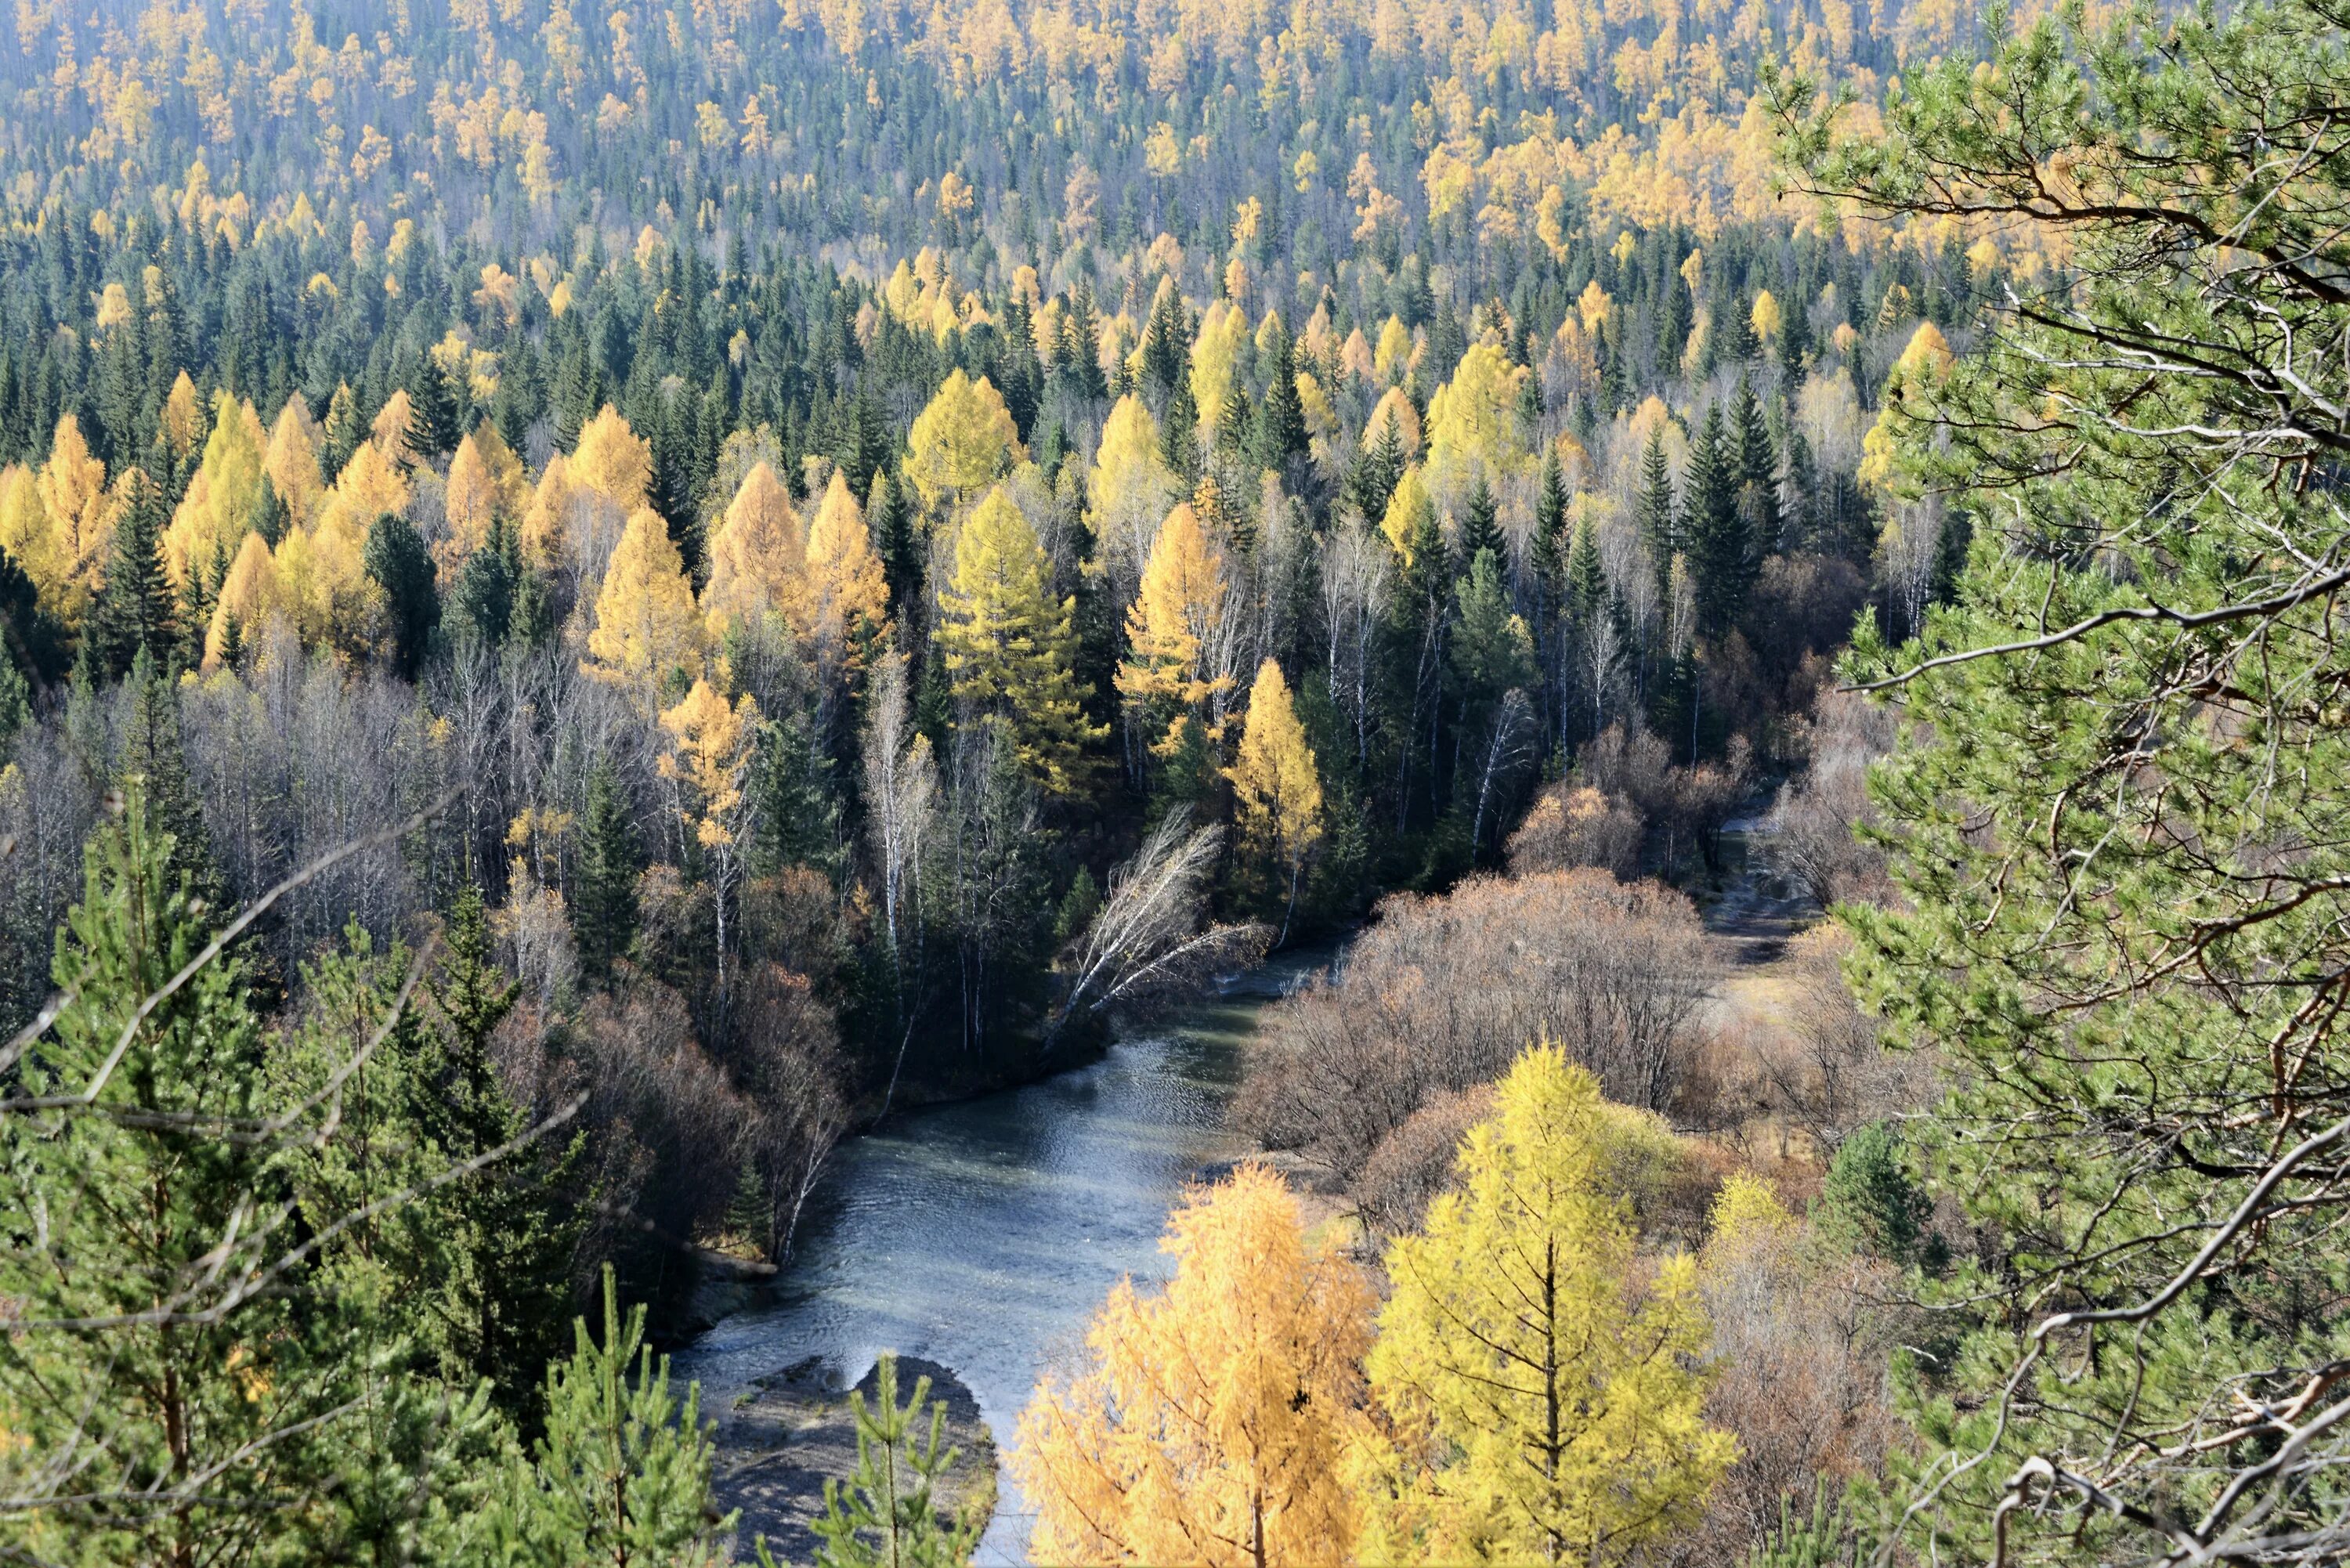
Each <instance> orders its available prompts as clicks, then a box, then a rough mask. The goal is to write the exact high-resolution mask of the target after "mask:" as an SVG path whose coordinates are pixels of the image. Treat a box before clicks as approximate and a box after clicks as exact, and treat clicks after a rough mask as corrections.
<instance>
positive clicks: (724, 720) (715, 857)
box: [605, 510, 760, 992]
mask: <svg viewBox="0 0 2350 1568" xmlns="http://www.w3.org/2000/svg"><path fill="white" fill-rule="evenodd" d="M639 515H642V516H651V515H652V514H651V513H650V511H649V510H648V511H646V512H643V513H640V514H639ZM655 520H656V521H658V520H659V519H658V518H656V519H655ZM633 525H634V524H633V520H632V521H631V526H632V527H633ZM664 537H666V535H664ZM605 580H606V581H607V582H609V581H610V578H608V577H607V578H606V579H605ZM759 722H760V716H759V704H758V702H757V701H755V700H754V699H753V698H752V697H751V696H750V695H749V694H748V693H745V694H744V695H743V696H742V697H740V698H738V699H736V700H735V701H733V703H731V704H730V703H729V702H728V701H726V698H725V694H724V693H723V692H721V691H719V690H718V689H717V688H716V687H713V686H712V685H711V684H710V682H709V681H707V680H703V679H702V677H701V676H699V675H697V676H695V677H694V680H693V684H692V686H691V687H690V688H689V689H688V690H687V691H686V694H685V696H684V697H683V698H682V699H681V700H680V701H679V702H678V703H677V705H676V706H675V707H673V708H671V709H669V710H668V711H665V712H664V713H662V714H661V716H660V723H661V728H662V729H663V730H666V731H667V732H669V736H670V749H669V750H668V751H667V752H665V753H662V755H661V758H660V764H659V766H660V776H661V777H662V778H663V779H664V780H666V781H667V782H668V784H669V785H670V788H671V805H672V808H673V809H674V810H675V811H676V813H677V820H678V827H679V831H680V832H681V834H682V836H683V837H684V840H685V842H686V844H687V845H688V846H690V850H689V853H690V854H691V857H693V858H695V859H698V860H699V861H700V862H701V866H700V869H701V870H702V873H703V877H704V879H705V880H706V881H707V882H708V883H709V884H710V891H711V901H712V906H713V907H714V909H715V910H716V912H717V919H718V932H717V936H718V988H719V990H720V991H721V992H724V990H725V989H726V954H727V950H728V946H729V942H728V932H729V929H730V921H729V919H728V909H729V906H730V904H731V902H732V900H733V895H734V889H735V887H736V885H737V884H738V883H739V882H740V881H741V880H742V874H743V850H744V848H745V847H746V846H745V845H744V843H743V840H744V839H745V838H746V837H747V836H748V835H749V826H750V822H749V815H750V809H751V803H750V797H749V795H748V794H746V793H745V791H744V789H743V785H744V784H746V783H747V782H748V781H749V779H750V776H751V763H752V762H753V760H754V758H755V756H756V755H757V753H758V739H759Z"/></svg>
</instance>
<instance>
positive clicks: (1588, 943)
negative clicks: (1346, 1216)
mask: <svg viewBox="0 0 2350 1568" xmlns="http://www.w3.org/2000/svg"><path fill="white" fill-rule="evenodd" d="M1713 971H1714V965H1713V958H1712V951H1711V943H1710V942H1709V940H1708V939H1707V937H1706V935H1705V933H1704V930H1703V929H1702V928H1701V927H1700V925H1699V922H1698V916H1697V910H1696V909H1695V908H1694V907H1693V906H1692V905H1691V904H1690V901H1689V900H1688V899H1687V898H1684V897H1682V896H1681V895H1680V894H1679V893H1677V892H1675V891H1673V890H1672V889H1671V888H1666V887H1664V886H1662V885H1661V884H1659V883H1655V882H1638V883H1630V884H1627V883H1620V882H1618V881H1617V880H1616V879H1615V877H1612V876H1610V875H1608V874H1607V872H1605V871H1600V870H1596V869H1591V868H1587V867H1586V868H1581V869H1575V870H1567V871H1554V872H1546V873H1544V874H1542V875H1539V876H1534V877H1522V878H1518V879H1515V880H1504V879H1502V878H1499V877H1472V878H1471V879H1470V880H1469V881H1467V882H1464V883H1462V884H1461V886H1460V887H1459V888H1455V889H1454V890H1453V891H1452V892H1451V894H1450V895H1448V896H1445V897H1442V898H1419V897H1400V898H1389V899H1388V900H1387V901H1386V902H1384V903H1383V904H1382V905H1381V906H1380V907H1379V911H1378V919H1377V921H1376V922H1375V923H1374V924H1373V925H1372V927H1371V929H1369V930H1368V931H1367V932H1366V933H1365V934H1364V936H1363V937H1362V938H1361V940H1358V941H1357V943H1356V944H1355V946H1354V947H1353V948H1352V949H1351V950H1349V951H1348V953H1347V959H1346V961H1345V963H1344V964H1343V966H1342V967H1341V968H1340V969H1339V970H1338V971H1337V972H1336V974H1335V975H1326V976H1323V977H1321V978H1320V979H1317V980H1316V981H1314V982H1313V983H1312V984H1310V985H1308V986H1306V987H1305V989H1303V990H1302V991H1300V992H1297V993H1295V995H1293V996H1290V997H1288V998H1286V999H1284V1001H1282V1002H1278V1003H1276V1004H1274V1007H1273V1008H1271V1009H1270V1010H1269V1011H1268V1012H1267V1013H1266V1015H1265V1023H1264V1025H1263V1028H1262V1029H1261V1030H1260V1032H1259V1034H1258V1038H1257V1041H1256V1043H1255V1044H1253V1046H1252V1047H1251V1049H1250V1053H1249V1057H1248V1063H1247V1071H1246V1075H1245V1077H1244V1080H1243V1085H1242V1089H1241V1095H1240V1098H1239V1102H1238V1105H1237V1107H1236V1115H1237V1116H1238V1118H1239V1120H1240V1123H1241V1125H1242V1127H1243V1128H1244V1129H1245V1130H1246V1131H1248V1132H1249V1133H1250V1134H1251V1135H1252V1136H1253V1137H1257V1138H1258V1139H1260V1140H1261V1141H1262V1142H1263V1144H1264V1145H1265V1146H1266V1147H1271V1148H1276V1149H1284V1150H1292V1151H1295V1152H1296V1153H1298V1154H1300V1155H1302V1156H1303V1157H1305V1158H1308V1159H1310V1160H1313V1161H1315V1163H1317V1164H1320V1165H1322V1166H1324V1167H1325V1168H1328V1169H1329V1170H1331V1171H1332V1172H1333V1173H1334V1174H1335V1175H1336V1176H1337V1177H1338V1179H1340V1181H1341V1182H1342V1183H1343V1184H1344V1185H1345V1186H1346V1187H1347V1190H1348V1191H1349V1192H1350V1193H1351V1194H1353V1195H1354V1196H1355V1197H1356V1199H1357V1201H1358V1202H1361V1201H1363V1200H1364V1199H1366V1198H1367V1197H1369V1198H1371V1199H1372V1201H1374V1202H1375V1203H1377V1204H1379V1205H1382V1206H1392V1205H1397V1204H1400V1205H1402V1206H1404V1207H1406V1208H1408V1207H1409V1203H1410V1202H1411V1201H1412V1199H1411V1194H1412V1193H1413V1192H1414V1191H1415V1190H1417V1184H1418V1183H1419V1181H1420V1180H1422V1179H1420V1178H1413V1177H1410V1176H1409V1175H1408V1174H1407V1172H1408V1169H1409V1168H1410V1167H1411V1166H1412V1165H1413V1164H1414V1161H1415V1159H1419V1160H1421V1161H1424V1159H1425V1158H1426V1156H1425V1148H1424V1147H1422V1146H1423V1145H1425V1146H1430V1147H1432V1145H1433V1143H1434V1142H1435V1141H1436V1140H1437V1139H1438V1137H1439V1132H1440V1127H1441V1126H1442V1125H1444V1124H1446V1123H1447V1122H1448V1121H1449V1120H1450V1119H1451V1117H1450V1115H1449V1114H1447V1113H1441V1112H1431V1119H1430V1124H1429V1125H1428V1126H1426V1127H1423V1128H1421V1129H1419V1130H1417V1131H1415V1132H1413V1133H1410V1134H1409V1135H1405V1136H1404V1137H1402V1139H1401V1141H1400V1142H1399V1145H1398V1147H1396V1148H1395V1149H1393V1150H1391V1151H1389V1152H1388V1158H1385V1159H1383V1160H1382V1161H1381V1162H1380V1164H1379V1167H1378V1182H1377V1186H1376V1189H1375V1191H1374V1189H1368V1188H1366V1187H1365V1186H1364V1185H1363V1184H1364V1182H1365V1181H1366V1180H1367V1178H1368V1175H1369V1172H1370V1168H1371V1165H1372V1161H1373V1159H1374V1157H1375V1156H1377V1155H1378V1154H1379V1153H1380V1150H1381V1146H1382V1145H1383V1144H1385V1143H1386V1142H1387V1141H1388V1139H1389V1138H1390V1137H1394V1136H1397V1135H1398V1134H1399V1130H1400V1129H1403V1128H1405V1127H1406V1125H1407V1124H1408V1123H1409V1122H1410V1121H1411V1119H1412V1117H1413V1115H1414V1113H1416V1112H1418V1111H1419V1110H1420V1109H1421V1107H1422V1106H1431V1105H1432V1104H1434V1103H1436V1102H1437V1100H1438V1096H1441V1095H1445V1094H1447V1093H1451V1094H1459V1093H1461V1092H1462V1091H1465V1090H1470V1089H1472V1088H1475V1087H1477V1086H1478V1085H1484V1084H1488V1083H1490V1082H1492V1080H1493V1079H1495V1078H1497V1077H1499V1076H1500V1075H1502V1074H1503V1072H1505V1071H1506V1070H1507V1069H1508V1067H1509V1064H1511V1062H1512V1061H1513V1060H1514V1059H1515V1058H1516V1056H1517V1054H1518V1053H1519V1052H1520V1051H1522V1050H1523V1049H1524V1048H1525V1046H1526V1045H1527V1044H1529V1043H1530V1042H1533V1041H1536V1040H1541V1039H1544V1038H1548V1039H1551V1040H1555V1041H1556V1042H1558V1043H1559V1044H1562V1045H1563V1046H1565V1049H1566V1050H1567V1052H1568V1054H1569V1055H1570V1056H1571V1057H1572V1058H1573V1059H1574V1060H1575V1061H1577V1062H1580V1063H1582V1064H1585V1065H1586V1066H1588V1067H1590V1068H1591V1069H1592V1070H1593V1071H1594V1072H1596V1073H1597V1074H1598V1075H1599V1077H1600V1081H1601V1082H1602V1084H1603V1085H1605V1086H1606V1088H1607V1095H1608V1096H1609V1097H1610V1098H1612V1099H1615V1100H1617V1101H1619V1102H1621V1103H1623V1104H1626V1105H1632V1106H1643V1107H1647V1108H1649V1109H1662V1108H1663V1107H1665V1106H1668V1105H1669V1104H1670V1103H1671V1102H1672V1099H1673V1092H1674V1088H1675V1085H1676V1082H1677V1079H1678V1075H1679V1069H1680V1066H1681V1064H1682V1061H1683V1059H1684V1057H1685V1055H1686V1052H1687V1048H1688V1044H1689V1040H1690V1021H1691V1017H1692V1015H1693V1014H1694V1012H1696V1010H1697V1008H1698V1005H1699V1003H1700V1001H1701V1000H1702V999H1703V997H1704V995H1705V993H1706V991H1707V988H1708V986H1709V984H1710V983H1711V980H1712V976H1713ZM1414 1149H1420V1153H1419V1155H1417V1156H1415V1155H1414V1154H1413V1153H1412V1151H1413V1150H1414ZM1423 1201H1424V1199H1423Z"/></svg>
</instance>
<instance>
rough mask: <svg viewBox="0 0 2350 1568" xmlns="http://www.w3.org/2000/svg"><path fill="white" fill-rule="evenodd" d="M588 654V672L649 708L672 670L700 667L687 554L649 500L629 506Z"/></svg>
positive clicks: (691, 672) (690, 671) (692, 671)
mask: <svg viewBox="0 0 2350 1568" xmlns="http://www.w3.org/2000/svg"><path fill="white" fill-rule="evenodd" d="M587 655H588V658H587V663H586V664H585V665H583V668H584V669H585V670H587V673H589V674H590V675H594V676H596V677H598V679H599V680H609V681H612V682H613V683H615V684H616V685H619V686H622V687H625V688H626V689H627V690H628V691H629V692H630V693H631V694H632V695H633V696H635V697H636V698H637V700H638V701H639V704H640V705H641V706H642V707H643V708H644V709H645V710H647V711H650V710H651V709H652V707H653V705H654V703H655V701H657V699H658V697H659V695H660V689H661V687H662V685H663V684H664V683H666V682H667V681H668V680H670V679H671V676H673V675H675V674H677V673H679V672H681V671H682V672H683V673H684V674H685V675H686V676H687V677H688V678H692V677H696V676H699V675H700V674H701V673H702V637H701V624H700V622H699V621H698V620H697V618H695V615H694V607H693V587H692V585H691V584H690V583H688V582H687V581H686V580H685V559H684V557H683V556H680V555H679V554H678V553H677V545H676V544H675V543H673V542H672V541H671V538H670V536H669V524H667V523H664V522H663V521H661V515H660V513H658V512H655V511H654V510H653V509H652V508H651V507H650V506H640V507H639V508H637V510H636V511H634V512H631V513H630V514H629V523H628V526H627V527H626V528H625V529H624V530H622V532H621V534H620V543H619V546H618V547H617V548H615V549H614V550H613V552H612V560H611V564H610V565H609V566H607V567H606V568H605V569H604V586H603V587H602V589H601V590H600V591H599V592H598V594H597V596H596V628H595V629H594V630H593V631H590V632H589V633H588V634H587Z"/></svg>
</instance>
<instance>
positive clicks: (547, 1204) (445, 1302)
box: [428, 885, 587, 1430]
mask: <svg viewBox="0 0 2350 1568" xmlns="http://www.w3.org/2000/svg"><path fill="white" fill-rule="evenodd" d="M442 941H443V948H444V953H443V957H442V962H441V972H440V975H439V978H438V980H437V981H436V982H435V983H434V985H433V987H432V998H433V1002H434V1003H435V1005H436V1008H437V1010H438V1012H439V1014H440V1019H441V1025H442V1027H441V1036H442V1039H441V1063H440V1072H439V1074H438V1078H439V1084H438V1093H437V1095H436V1096H435V1097H434V1099H433V1102H432V1109H433V1116H432V1123H431V1125H430V1127H429V1128H428V1130H429V1131H430V1132H431V1133H432V1136H433V1137H435V1138H436V1139H437V1140H438V1141H439V1143H440V1146H441V1149H442V1153H443V1154H444V1155H445V1156H446V1157H447V1158H449V1160H450V1161H451V1162H452V1164H453V1165H460V1166H462V1165H465V1164H467V1163H468V1162H473V1161H483V1162H485V1163H483V1164H481V1165H480V1166H479V1168H476V1169H474V1170H473V1171H472V1172H471V1173H470V1174H468V1175H466V1176H464V1177H463V1178H462V1179H459V1180H457V1181H455V1182H452V1183H451V1184H450V1185H449V1186H448V1187H447V1188H445V1189H442V1190H443V1191H444V1192H445V1193H446V1194H447V1195H448V1202H447V1204H446V1210H445V1218H444V1220H443V1235H444V1237H445V1239H446V1241H447V1243H448V1260H449V1264H448V1270H447V1279H446V1282H445V1284H444V1286H443V1288H442V1291H441V1292H440V1293H439V1294H438V1296H437V1298H436V1299H435V1301H434V1302H433V1303H432V1318H431V1320H430V1323H429V1324H428V1334H429V1336H430V1338H431V1341H432V1348H433V1349H434V1350H435V1351H437V1353H438V1355H439V1358H440V1363H441V1366H442V1374H443V1376H447V1377H449V1378H451V1379H452V1381H455V1382H458V1383H461V1384H463V1383H470V1382H471V1381H473V1379H475V1378H481V1379H484V1380H486V1381H487V1382H488V1383H489V1385H490V1387H491V1391H492V1394H493V1397H494V1398H495V1399H496V1401H497V1403H498V1405H499V1407H501V1408H502V1409H504V1411H506V1413H507V1414H508V1415H509V1416H511V1417H514V1418H515V1420H516V1421H517V1422H518V1423H519V1424H520V1425H522V1426H523V1427H524V1428H525V1429H526V1430H528V1429H535V1428H536V1424H537V1420H538V1417H539V1415H540V1411H539V1408H538V1388H537V1384H538V1379H539V1376H540V1375H541V1373H542V1372H543V1371H544V1369H545V1368H546V1365H547V1363H548V1362H549V1360H550V1359H552V1358H553V1356H554V1355H556V1352H557V1350H558V1349H559V1347H560V1346H561V1345H562V1336H563V1329H564V1324H565V1323H566V1322H567V1319H568V1318H569V1316H570V1306H571V1293H570V1288H569V1284H568V1282H569V1280H570V1277H571V1260H572V1254H573V1252H574V1251H575V1249H576V1247H577V1241H578V1239H579V1236H580V1235H581V1233H582V1231H583V1230H584V1221H585V1218H586V1210H587V1203H586V1202H585V1201H584V1200H583V1199H582V1198H581V1195H579V1194H577V1193H575V1192H572V1191H569V1190H568V1189H571V1188H573V1187H575V1186H577V1183H578V1181H579V1180H580V1179H581V1177H582V1175H583V1173H582V1171H581V1169H580V1165H581V1160H582V1156H583V1153H584V1142H583V1138H584V1135H581V1136H578V1137H565V1136H564V1135H563V1134H562V1133H561V1132H560V1131H557V1132H556V1133H552V1134H545V1135H542V1136H540V1137H537V1138H536V1139H531V1140H528V1141H526V1142H525V1137H524V1135H525V1133H526V1132H528V1131H529V1130H530V1117H529V1115H528V1113H527V1112H526V1111H525V1108H524V1107H523V1106H519V1105H517V1104H515V1100H514V1099H513V1097H512V1096H510V1095H509V1094H508V1093H507V1092H506V1087H505V1085H504V1082H503V1081H502V1080H501V1079H500V1077H499V1076H498V1070H497V1064H496V1063H495V1061H494V1059H493V1056H492V1053H491V1044H490V1042H491V1036H492V1035H493V1034H494V1033H495V1032H496V1030H497V1026H498V1024H499V1023H502V1022H503V1021H504V1018H505V1016H506V1014H507V1013H508V1012H512V1011H513V1009H514V1004H515V995H516V992H517V989H518V988H517V987H516V986H515V984H514V983H513V982H512V981H509V980H507V978H506V977H505V975H504V972H503V971H501V970H500V969H499V968H498V966H497V963H496V960H495V955H494V953H493V951H492V950H491V942H490V929H489V918H488V915H487V913H486V912H485V911H484V909H483V906H482V894H481V889H480V888H475V887H473V886H471V885H468V886H467V887H466V888H464V890H463V892H461V893H460V894H459V895H458V897H457V902H456V906H455V908H454V909H452V910H451V911H450V914H449V920H448V925H447V929H446V930H445V932H444V934H443V938H442ZM518 1144H519V1145H521V1147H515V1148H511V1149H510V1147H509V1146H515V1145H518ZM500 1151H508V1152H504V1153H501V1152H500Z"/></svg>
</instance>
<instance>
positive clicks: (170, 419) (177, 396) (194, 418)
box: [157, 370, 204, 462]
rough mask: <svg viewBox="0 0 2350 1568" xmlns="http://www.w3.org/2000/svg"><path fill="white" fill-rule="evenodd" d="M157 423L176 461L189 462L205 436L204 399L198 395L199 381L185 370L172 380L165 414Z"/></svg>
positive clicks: (167, 394)
mask: <svg viewBox="0 0 2350 1568" xmlns="http://www.w3.org/2000/svg"><path fill="white" fill-rule="evenodd" d="M157 422H158V423H159V424H160V425H161V427H162V431H163V444H164V446H165V447H166V448H168V449H169V450H170V452H171V453H172V461H173V462H187V461H188V455H189V454H190V453H191V452H194V451H195V450H196V443H197V442H198V441H202V440H203V439H204V404H203V399H202V398H199V397H198V396H197V395H196V384H195V383H194V382H193V381H192V380H190V379H188V373H187V372H186V371H185V370H182V371H181V372H180V374H179V376H178V377H177V379H174V380H173V381H172V389H171V391H169V392H168V393H166V394H165V395H164V398H163V410H162V413H161V416H160V418H159V420H158V421H157Z"/></svg>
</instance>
